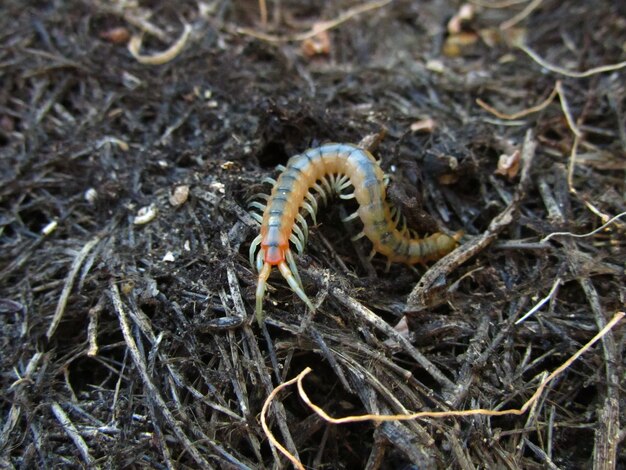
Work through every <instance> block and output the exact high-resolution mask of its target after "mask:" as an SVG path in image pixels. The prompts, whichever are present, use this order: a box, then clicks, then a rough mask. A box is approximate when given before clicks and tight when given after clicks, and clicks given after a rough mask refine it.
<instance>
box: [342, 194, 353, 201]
mask: <svg viewBox="0 0 626 470" xmlns="http://www.w3.org/2000/svg"><path fill="white" fill-rule="evenodd" d="M339 197H340V198H341V199H343V200H346V201H347V200H349V199H354V193H348V194H340V195H339Z"/></svg>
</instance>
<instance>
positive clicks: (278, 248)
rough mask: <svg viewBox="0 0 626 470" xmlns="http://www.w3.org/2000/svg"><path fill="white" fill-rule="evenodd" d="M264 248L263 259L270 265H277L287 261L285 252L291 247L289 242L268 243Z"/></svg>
mask: <svg viewBox="0 0 626 470" xmlns="http://www.w3.org/2000/svg"><path fill="white" fill-rule="evenodd" d="M263 249H264V251H265V256H264V258H263V261H265V262H266V263H267V264H269V265H272V266H277V265H279V264H280V263H282V262H284V261H285V253H286V251H287V250H288V249H289V244H288V243H285V244H283V243H281V244H279V245H267V246H265V247H263Z"/></svg>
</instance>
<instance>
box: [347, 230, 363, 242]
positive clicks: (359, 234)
mask: <svg viewBox="0 0 626 470" xmlns="http://www.w3.org/2000/svg"><path fill="white" fill-rule="evenodd" d="M364 236H365V232H364V231H362V230H361V231H360V232H359V233H357V234H356V235H355V236H354V237H352V238H350V240H352V241H353V242H355V241H357V240H360V239H361V238H363V237H364Z"/></svg>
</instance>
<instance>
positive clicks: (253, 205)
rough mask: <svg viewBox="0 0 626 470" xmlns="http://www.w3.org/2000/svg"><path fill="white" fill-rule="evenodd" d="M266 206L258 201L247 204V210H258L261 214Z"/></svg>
mask: <svg viewBox="0 0 626 470" xmlns="http://www.w3.org/2000/svg"><path fill="white" fill-rule="evenodd" d="M266 207H267V206H266V205H265V204H263V203H261V202H259V201H252V202H250V203H248V208H255V209H259V210H260V211H261V212H264V211H265V208H266Z"/></svg>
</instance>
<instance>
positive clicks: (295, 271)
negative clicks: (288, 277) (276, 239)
mask: <svg viewBox="0 0 626 470" xmlns="http://www.w3.org/2000/svg"><path fill="white" fill-rule="evenodd" d="M285 259H286V260H287V264H288V265H289V269H291V272H292V273H293V276H294V277H295V278H296V281H298V284H299V285H300V286H302V279H300V273H298V266H297V265H296V260H295V259H294V257H293V253H292V252H291V250H287V251H286V252H285Z"/></svg>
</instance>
